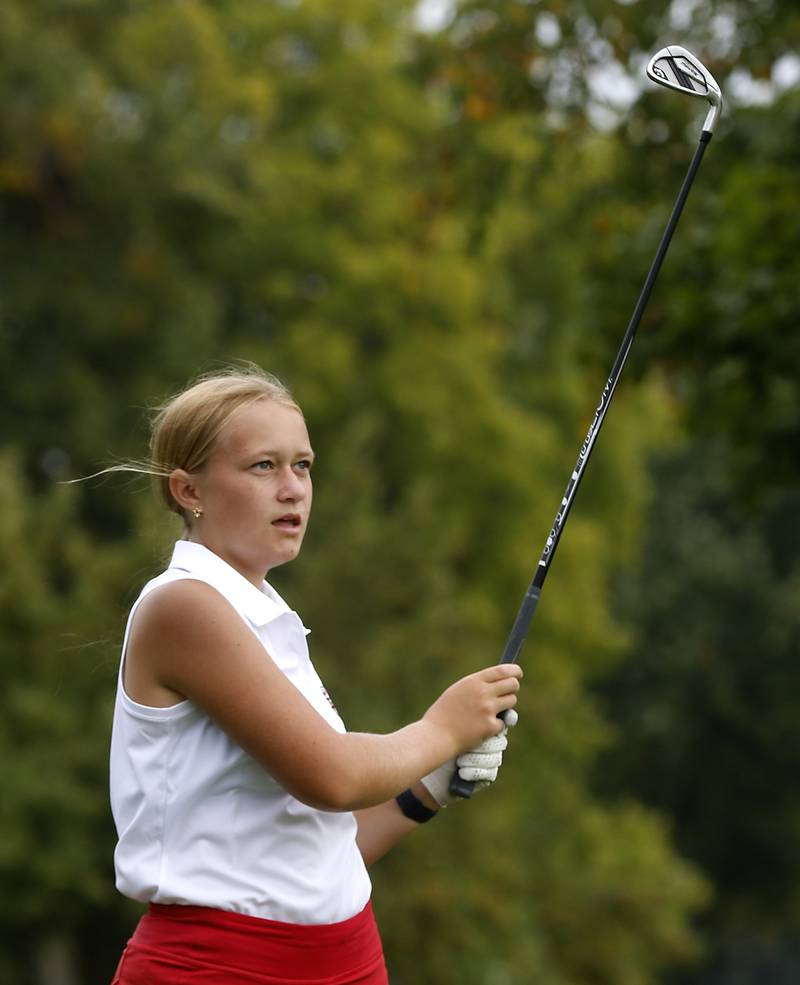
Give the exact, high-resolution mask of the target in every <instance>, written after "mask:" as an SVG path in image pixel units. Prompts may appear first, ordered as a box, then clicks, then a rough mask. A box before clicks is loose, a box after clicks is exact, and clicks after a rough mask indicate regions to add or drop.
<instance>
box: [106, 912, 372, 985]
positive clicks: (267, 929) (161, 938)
mask: <svg viewBox="0 0 800 985" xmlns="http://www.w3.org/2000/svg"><path fill="white" fill-rule="evenodd" d="M388 981H389V979H388V977H387V974H386V964H385V963H384V960H383V948H382V946H381V939H380V936H379V935H378V928H377V926H376V924H375V917H374V916H373V913H372V904H371V903H368V904H367V905H366V907H365V908H364V909H363V910H362V911H361V913H359V914H357V915H356V916H354V917H351V918H350V919H349V920H343V921H342V922H341V923H331V924H321V925H311V926H306V925H303V924H294V923H281V922H279V921H277V920H262V919H261V918H260V917H251V916H246V915H244V914H241V913H229V912H227V911H225V910H215V909H211V908H209V907H205V906H164V905H161V904H157V903H151V904H150V907H149V910H148V912H147V913H146V914H145V915H144V916H143V917H142V919H141V920H140V921H139V925H138V926H137V928H136V931H135V932H134V935H133V937H131V939H130V940H129V941H128V945H127V947H126V948H125V951H124V953H123V955H122V959H121V960H120V963H119V967H118V968H117V971H116V974H115V975H114V980H113V982H112V985H388Z"/></svg>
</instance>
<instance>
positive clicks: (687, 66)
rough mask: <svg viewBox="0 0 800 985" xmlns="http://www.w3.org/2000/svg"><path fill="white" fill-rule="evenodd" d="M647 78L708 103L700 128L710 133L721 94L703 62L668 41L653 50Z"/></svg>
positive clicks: (715, 119) (718, 110)
mask: <svg viewBox="0 0 800 985" xmlns="http://www.w3.org/2000/svg"><path fill="white" fill-rule="evenodd" d="M647 77H648V78H649V79H652V80H653V82H657V83H658V84H659V85H662V86H666V87H667V88H668V89H677V90H678V92H685V93H686V94H687V95H689V96H700V97H701V98H702V99H707V100H708V101H709V102H710V103H711V108H710V109H709V111H708V115H707V116H706V120H705V123H704V124H703V129H704V130H707V131H708V132H709V133H713V131H714V126H715V124H716V122H717V120H718V119H719V115H720V113H721V112H722V93H721V92H720V88H719V86H718V85H717V82H716V80H715V78H714V76H713V75H712V74H711V72H709V70H708V69H707V68H706V67H705V65H703V63H702V62H701V61H700V60H699V59H698V58H695V56H694V55H693V54H692V53H691V51H687V50H686V49H685V48H681V46H680V45H677V44H671V45H668V46H667V47H666V48H662V49H661V51H659V52H656V54H655V55H653V57H652V58H651V59H650V61H649V63H648V65H647Z"/></svg>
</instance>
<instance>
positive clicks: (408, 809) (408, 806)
mask: <svg viewBox="0 0 800 985" xmlns="http://www.w3.org/2000/svg"><path fill="white" fill-rule="evenodd" d="M394 799H395V800H396V801H397V804H398V806H399V807H400V810H401V811H402V812H403V814H404V815H405V816H406V817H407V818H408V819H409V820H410V821H416V822H417V824H424V823H425V822H426V821H430V819H431V818H432V817H436V814H437V812H436V811H432V810H431V809H430V807H426V806H425V805H424V804H423V803H422V801H421V800H420V799H419V797H415V796H414V794H413V793H412V792H411V791H410V790H404V791H403V792H402V793H400V794H398V795H397V796H396V797H395V798H394Z"/></svg>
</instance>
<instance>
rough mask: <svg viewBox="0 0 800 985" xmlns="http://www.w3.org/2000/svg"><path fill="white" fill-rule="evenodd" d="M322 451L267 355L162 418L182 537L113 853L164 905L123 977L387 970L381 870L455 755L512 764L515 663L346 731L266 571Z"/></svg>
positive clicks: (276, 977) (326, 979) (147, 627)
mask: <svg viewBox="0 0 800 985" xmlns="http://www.w3.org/2000/svg"><path fill="white" fill-rule="evenodd" d="M313 460H314V453H313V451H312V449H311V444H310V441H309V437H308V432H307V430H306V425H305V421H304V419H303V415H302V413H301V412H300V409H299V407H298V406H297V404H296V403H295V402H294V400H293V399H292V397H291V395H290V394H289V392H288V391H287V390H286V388H285V387H284V386H283V385H282V384H281V383H279V381H277V380H276V379H274V378H273V377H271V376H269V375H267V374H265V373H263V372H261V371H260V370H257V369H256V368H252V369H248V370H245V371H238V370H232V371H230V372H225V373H221V374H216V375H212V376H207V377H204V378H202V379H200V380H199V381H198V382H196V383H194V384H193V385H191V386H190V387H189V388H188V389H186V390H185V391H184V392H183V393H181V394H179V395H178V396H177V397H175V398H174V399H173V400H171V401H170V402H169V403H168V404H167V405H166V406H164V407H163V408H162V409H161V410H160V412H159V413H158V416H157V417H156V419H155V421H154V425H153V432H152V439H151V461H150V463H149V464H148V465H147V467H146V469H145V470H146V471H148V472H151V473H152V474H153V475H155V476H157V477H158V482H159V484H160V491H161V495H162V496H163V499H164V502H165V504H166V505H167V506H168V508H169V509H170V510H172V511H173V512H175V513H177V514H179V515H180V516H181V517H182V518H183V521H184V525H185V532H184V538H183V539H182V540H180V541H178V543H177V544H176V545H175V550H174V553H173V555H172V560H171V562H170V565H169V567H168V568H167V570H166V571H164V573H163V574H161V575H159V576H158V577H157V578H155V579H153V580H152V581H150V582H149V583H148V584H147V585H145V587H144V589H143V590H142V593H141V595H140V596H139V598H138V600H137V601H136V603H135V604H134V606H133V609H132V610H131V614H130V618H129V621H128V627H127V630H126V633H125V641H124V644H123V659H122V663H121V667H120V673H119V686H118V690H117V698H116V705H115V710H114V725H113V735H112V742H111V803H112V809H113V813H114V820H115V823H116V826H117V832H118V835H119V841H118V844H117V848H116V852H115V858H114V860H115V866H116V877H117V886H118V888H119V890H120V891H121V892H122V893H124V894H125V895H127V896H130V897H133V898H134V899H137V900H142V901H146V902H148V903H149V909H148V912H147V913H146V915H145V916H144V917H143V918H142V920H141V922H140V923H139V925H138V927H137V929H136V931H135V933H134V935H133V937H132V938H131V940H130V941H129V943H128V945H127V947H126V949H125V951H124V953H123V955H122V959H121V961H120V964H119V967H118V969H117V972H116V976H115V978H114V983H115V985H178V983H181V985H183V983H189V982H191V983H192V985H245V983H248V985H256V983H262V985H279V983H289V982H294V983H304V985H323V983H324V985H356V983H358V985H386V982H387V977H386V969H385V965H384V960H383V954H382V950H381V943H380V938H379V936H378V931H377V929H376V926H375V921H374V918H373V915H372V910H371V907H370V881H369V877H368V875H367V868H366V866H367V865H369V863H370V862H372V861H374V860H375V859H377V858H379V857H380V856H381V855H383V854H384V852H386V851H387V850H388V849H389V848H391V847H392V845H394V844H395V842H397V841H398V840H399V839H400V838H402V837H403V836H405V835H406V834H408V833H409V832H410V831H412V830H414V829H415V828H416V827H417V826H418V824H419V823H420V822H422V821H425V820H427V819H428V818H430V817H432V816H433V814H434V813H435V812H436V810H438V808H439V807H440V806H441V805H443V804H444V803H445V802H446V801H447V798H448V794H447V786H448V781H449V779H450V776H451V775H452V773H453V771H454V770H455V769H456V764H455V762H454V760H456V759H457V758H458V757H460V761H459V764H458V765H459V767H460V772H461V775H462V776H463V777H465V778H466V779H474V780H478V781H483V782H484V783H485V782H487V781H491V780H493V779H494V777H495V776H496V774H497V768H498V766H499V765H500V761H501V755H502V749H503V748H504V747H505V741H506V740H505V737H504V733H505V728H504V726H503V723H502V721H501V720H500V719H498V717H497V715H498V713H500V712H504V711H507V710H508V709H511V708H512V707H513V706H514V705H515V704H516V700H517V691H518V688H519V678H520V677H521V674H522V672H521V670H520V669H519V668H518V667H517V666H516V665H508V664H506V665H502V666H493V667H489V668H487V669H486V670H482V671H480V672H478V673H476V674H471V675H470V676H468V677H465V678H463V679H462V680H460V681H457V682H456V683H455V684H453V685H452V686H451V687H449V688H448V689H447V690H446V691H445V692H444V693H443V694H442V695H440V696H439V697H438V698H437V699H436V700H435V701H434V703H433V704H432V705H431V706H430V708H429V709H428V710H427V711H426V712H425V714H424V715H423V716H422V718H421V719H420V720H419V721H416V722H412V723H411V724H410V725H407V726H405V728H401V729H399V730H398V731H396V732H392V733H390V734H388V735H372V734H366V733H360V732H348V731H347V730H346V729H345V726H344V724H343V723H342V720H341V719H340V717H339V715H338V714H337V712H336V709H335V708H334V707H333V705H332V704H331V702H330V699H329V698H328V695H327V693H326V691H325V688H324V687H323V685H322V682H321V681H320V679H319V677H318V676H317V673H316V671H315V670H314V666H313V664H312V663H311V660H310V659H309V655H308V648H307V645H306V633H307V630H306V629H305V627H304V626H303V623H302V621H301V620H300V617H299V616H298V615H297V613H295V612H294V611H292V609H291V608H290V607H289V606H288V605H287V604H286V602H284V600H283V599H282V598H281V597H280V596H279V595H278V593H277V592H275V590H274V589H273V588H271V587H270V585H269V584H268V583H267V582H265V581H264V577H265V574H266V573H267V572H269V571H270V570H271V569H272V568H274V567H277V566H278V565H280V564H285V563H286V562H287V561H291V560H293V559H294V558H295V557H296V556H297V554H298V553H299V551H300V545H301V544H302V542H303V536H304V534H305V531H306V525H307V523H308V517H309V512H310V510H311V465H312V462H313ZM513 714H514V713H513V712H512V713H511V715H512V716H513ZM464 754H466V755H464Z"/></svg>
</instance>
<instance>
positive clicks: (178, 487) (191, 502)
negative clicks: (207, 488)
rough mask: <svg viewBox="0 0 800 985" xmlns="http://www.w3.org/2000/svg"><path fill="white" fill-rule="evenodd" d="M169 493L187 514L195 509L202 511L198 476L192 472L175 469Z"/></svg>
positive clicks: (170, 479) (170, 478) (170, 480)
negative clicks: (197, 481) (197, 482)
mask: <svg viewBox="0 0 800 985" xmlns="http://www.w3.org/2000/svg"><path fill="white" fill-rule="evenodd" d="M169 491H170V492H171V493H172V498H173V499H174V500H175V502H176V503H177V504H178V506H180V507H181V509H184V510H186V511H187V512H191V511H192V510H193V509H195V508H201V509H202V503H201V502H200V494H199V492H198V489H197V485H196V476H193V475H192V474H191V473H190V472H186V471H185V470H184V469H175V471H174V472H173V473H172V474H171V475H170V477H169Z"/></svg>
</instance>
